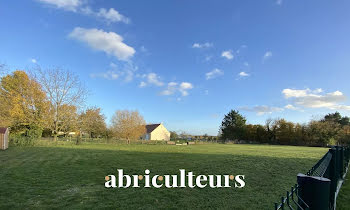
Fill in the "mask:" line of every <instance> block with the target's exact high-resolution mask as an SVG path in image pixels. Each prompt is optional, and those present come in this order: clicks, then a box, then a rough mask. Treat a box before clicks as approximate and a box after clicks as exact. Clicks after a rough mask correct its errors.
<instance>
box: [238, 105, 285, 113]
mask: <svg viewBox="0 0 350 210" xmlns="http://www.w3.org/2000/svg"><path fill="white" fill-rule="evenodd" d="M239 109H241V110H243V111H248V112H255V113H256V114H257V115H264V114H271V113H273V112H281V111H283V108H279V107H270V106H254V107H246V106H245V107H239Z"/></svg>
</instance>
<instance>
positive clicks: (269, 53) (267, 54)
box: [263, 51, 272, 61]
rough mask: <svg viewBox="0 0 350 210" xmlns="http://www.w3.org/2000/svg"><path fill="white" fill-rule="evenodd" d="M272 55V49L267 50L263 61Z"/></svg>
mask: <svg viewBox="0 0 350 210" xmlns="http://www.w3.org/2000/svg"><path fill="white" fill-rule="evenodd" d="M270 57H272V52H271V51H267V52H266V53H265V54H264V56H263V61H265V60H267V59H269V58H270Z"/></svg>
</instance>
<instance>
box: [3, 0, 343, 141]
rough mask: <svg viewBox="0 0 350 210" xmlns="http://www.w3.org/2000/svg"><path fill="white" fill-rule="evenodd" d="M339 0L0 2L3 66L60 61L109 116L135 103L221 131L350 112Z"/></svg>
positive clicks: (149, 112) (149, 115) (159, 117)
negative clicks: (225, 126)
mask: <svg viewBox="0 0 350 210" xmlns="http://www.w3.org/2000/svg"><path fill="white" fill-rule="evenodd" d="M349 9H350V2H349V1H345V0H339V1H325V0H317V1H316V0H308V1H301V0H293V1H292V0H278V1H276V0H259V1H248V0H244V1H243V0H241V1H161V0H158V1H153V0H152V1H130V0H128V1H126V0H125V1H94V0H33V1H19V0H13V1H1V2H0V26H1V29H0V62H1V63H5V64H6V65H7V68H8V69H10V70H15V69H33V68H35V66H36V65H40V66H41V67H42V68H54V67H59V68H63V69H68V70H71V71H73V72H75V73H76V74H77V75H78V76H79V77H80V79H81V80H82V81H83V82H84V83H85V85H86V86H87V87H88V89H89V90H90V92H91V94H90V95H89V97H88V100H87V103H86V106H98V107H101V108H102V110H103V113H104V114H105V115H106V117H107V121H108V122H109V121H110V118H111V116H112V115H113V113H114V112H115V110H117V109H137V110H138V111H139V112H140V113H141V114H142V115H143V116H144V118H145V120H146V121H147V122H148V123H158V122H163V123H164V124H165V126H166V127H167V128H168V129H169V130H175V131H185V132H187V133H191V134H204V133H208V134H211V135H216V134H217V132H218V129H219V126H220V123H221V120H222V118H223V116H224V114H226V113H227V112H228V111H229V110H230V109H238V110H240V112H241V113H242V114H243V115H244V116H246V117H247V119H248V122H249V123H264V122H265V120H266V119H267V118H276V117H283V118H286V119H287V120H290V121H294V122H307V121H308V120H310V119H312V118H315V117H319V116H321V115H323V114H326V113H329V112H334V111H336V110H338V111H339V112H340V113H341V114H344V115H350V101H349V100H348V96H349V95H350V86H349V78H350V69H349V67H350V59H349V58H350V41H349V37H350V13H349Z"/></svg>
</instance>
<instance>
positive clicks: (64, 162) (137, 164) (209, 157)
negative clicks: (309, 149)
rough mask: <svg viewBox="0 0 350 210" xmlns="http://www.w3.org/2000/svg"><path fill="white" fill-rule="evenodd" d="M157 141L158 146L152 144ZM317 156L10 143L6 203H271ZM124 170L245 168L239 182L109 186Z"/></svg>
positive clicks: (4, 175)
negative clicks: (221, 185)
mask: <svg viewBox="0 0 350 210" xmlns="http://www.w3.org/2000/svg"><path fill="white" fill-rule="evenodd" d="M150 148H151V147H150ZM316 162H317V159H315V158H306V157H305V156H304V157H298V156H296V157H294V158H291V157H288V158H286V157H283V156H280V157H267V156H259V155H253V154H251V153H249V155H248V154H247V155H244V154H226V153H224V154H205V153H189V152H184V153H183V152H176V153H172V152H151V150H150V151H147V152H141V151H123V150H109V149H101V148H100V149H92V148H88V149H84V148H78V147H77V148H62V147H28V148H10V149H9V150H8V151H4V152H1V153H0V169H1V170H0V186H1V187H0V195H1V196H0V209H8V208H26V209H27V208H32V209H34V208H67V207H69V208H74V209H76V208H89V209H90V208H118V209H119V208H120V209H124V208H128V209H136V208H137V209H139V208H141V209H145V208H178V209H184V208H186V209H196V208H202V209H203V208H222V209H271V208H273V203H274V202H275V201H278V198H279V197H280V196H281V195H284V194H285V191H286V190H288V189H289V188H290V186H292V185H293V184H294V183H295V182H296V174H297V173H298V172H306V171H307V170H308V169H309V168H310V167H311V166H312V165H313V164H315V163H316ZM117 169H124V173H125V174H129V175H132V174H141V175H142V174H144V170H145V169H149V170H151V174H160V175H164V174H179V169H185V170H186V171H192V172H194V174H195V175H199V174H203V175H208V174H222V175H223V174H233V175H238V174H241V175H245V182H246V186H245V187H244V188H242V189H238V188H234V187H232V188H216V189H213V188H210V187H206V188H203V189H200V188H194V189H191V188H172V189H168V188H165V187H163V188H160V189H156V188H143V187H141V188H126V189H119V188H114V189H112V188H111V189H107V188H105V187H104V177H105V176H106V175H108V174H116V173H117V172H116V170H117Z"/></svg>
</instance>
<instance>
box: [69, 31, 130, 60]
mask: <svg viewBox="0 0 350 210" xmlns="http://www.w3.org/2000/svg"><path fill="white" fill-rule="evenodd" d="M69 37H70V38H72V39H76V40H79V41H81V42H85V43H87V44H88V45H89V46H90V47H91V48H93V49H95V50H100V51H104V52H105V53H107V54H109V55H113V56H115V57H116V58H117V59H119V60H124V61H125V60H128V59H129V58H130V57H132V56H133V55H134V54H135V50H134V48H132V47H130V46H128V45H127V44H125V43H124V42H123V37H122V36H120V35H119V34H117V33H114V32H105V31H103V30H99V29H96V28H92V29H85V28H80V27H76V28H74V30H73V31H72V32H71V33H70V34H69Z"/></svg>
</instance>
